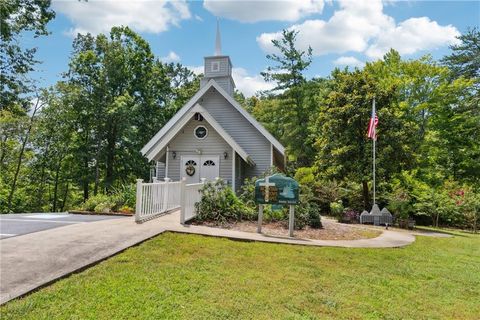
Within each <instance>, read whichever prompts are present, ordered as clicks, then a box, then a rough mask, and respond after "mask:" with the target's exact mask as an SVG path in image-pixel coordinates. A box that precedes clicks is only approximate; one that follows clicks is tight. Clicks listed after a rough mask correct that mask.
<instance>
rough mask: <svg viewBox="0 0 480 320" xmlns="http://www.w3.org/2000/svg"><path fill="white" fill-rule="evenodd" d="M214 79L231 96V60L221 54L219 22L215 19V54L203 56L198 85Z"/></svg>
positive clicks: (232, 88) (233, 89)
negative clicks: (200, 77) (202, 69)
mask: <svg viewBox="0 0 480 320" xmlns="http://www.w3.org/2000/svg"><path fill="white" fill-rule="evenodd" d="M212 79H213V80H215V82H217V84H218V85H219V86H221V87H222V88H223V89H225V91H227V93H228V94H230V95H231V96H233V92H234V91H235V82H233V78H232V62H231V61H230V57H229V56H225V55H222V44H221V40H220V23H219V21H218V19H217V34H216V38H215V55H213V56H210V57H205V65H204V72H203V79H201V80H200V87H203V86H204V85H206V84H207V83H208V81H210V80H212Z"/></svg>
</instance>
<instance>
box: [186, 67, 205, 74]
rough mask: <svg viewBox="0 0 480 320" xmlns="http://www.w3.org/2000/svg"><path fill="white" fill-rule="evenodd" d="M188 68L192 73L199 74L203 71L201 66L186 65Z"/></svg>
mask: <svg viewBox="0 0 480 320" xmlns="http://www.w3.org/2000/svg"><path fill="white" fill-rule="evenodd" d="M186 67H187V68H188V69H190V70H191V71H192V72H193V73H194V74H196V75H197V76H198V75H199V74H202V73H203V71H204V70H203V66H186Z"/></svg>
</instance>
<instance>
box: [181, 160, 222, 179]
mask: <svg viewBox="0 0 480 320" xmlns="http://www.w3.org/2000/svg"><path fill="white" fill-rule="evenodd" d="M219 176H220V157H219V156H182V157H181V158H180V177H182V178H183V177H185V178H186V179H187V181H186V182H187V183H198V182H200V178H205V179H207V181H208V180H214V179H215V178H216V177H219Z"/></svg>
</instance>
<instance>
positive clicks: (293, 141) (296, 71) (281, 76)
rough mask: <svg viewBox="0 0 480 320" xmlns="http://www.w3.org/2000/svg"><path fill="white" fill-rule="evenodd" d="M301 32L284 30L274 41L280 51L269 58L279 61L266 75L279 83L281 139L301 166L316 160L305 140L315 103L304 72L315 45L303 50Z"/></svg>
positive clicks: (310, 60) (264, 74)
mask: <svg viewBox="0 0 480 320" xmlns="http://www.w3.org/2000/svg"><path fill="white" fill-rule="evenodd" d="M297 35H298V31H294V30H290V31H289V30H283V32H282V38H281V39H280V40H272V43H273V45H274V47H275V48H276V50H278V51H279V54H276V53H274V54H269V55H267V59H269V60H271V61H272V62H274V63H275V65H274V66H269V67H267V70H266V71H265V72H262V76H263V77H264V78H265V80H266V81H274V82H276V86H275V88H274V89H273V90H272V91H281V92H282V93H281V94H280V97H281V100H280V101H281V104H280V106H279V110H278V111H279V114H280V115H281V117H279V121H278V122H281V123H282V125H283V127H284V128H283V129H282V130H278V132H279V133H281V136H280V140H281V141H282V142H283V143H284V144H286V146H287V152H289V154H290V155H291V156H292V157H293V158H294V159H295V160H296V161H297V163H298V165H299V166H307V165H309V164H310V163H311V162H312V158H313V157H312V151H313V150H312V149H311V148H309V144H306V143H305V141H306V140H307V139H308V137H309V134H310V133H309V131H308V128H309V121H310V116H311V114H312V113H313V111H312V110H311V109H310V108H309V107H311V106H312V105H310V104H308V103H307V102H306V92H305V84H306V79H305V76H304V75H303V72H304V71H305V70H306V69H307V68H308V67H309V66H310V64H311V62H312V48H310V47H309V48H308V49H307V50H306V51H300V50H298V49H297V48H296V47H295V42H296V37H297Z"/></svg>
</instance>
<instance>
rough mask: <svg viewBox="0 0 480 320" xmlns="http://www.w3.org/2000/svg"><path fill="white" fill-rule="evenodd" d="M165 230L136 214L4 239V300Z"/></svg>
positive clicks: (0, 260)
mask: <svg viewBox="0 0 480 320" xmlns="http://www.w3.org/2000/svg"><path fill="white" fill-rule="evenodd" d="M164 231H165V228H164V227H163V226H162V222H161V220H158V219H155V220H151V221H149V222H147V223H144V224H140V225H139V224H136V223H135V221H134V219H133V217H126V218H122V219H112V220H103V221H97V222H89V223H81V224H71V225H67V226H63V227H60V228H54V229H49V230H44V231H39V232H35V233H29V234H25V235H22V236H17V237H11V238H6V239H2V240H0V304H3V303H5V302H6V301H9V300H11V299H13V298H16V297H18V296H21V295H23V294H25V293H28V292H30V291H32V290H34V289H36V288H38V287H40V286H44V285H46V284H48V283H50V282H52V281H54V280H56V279H58V278H61V277H63V276H65V275H68V274H70V273H72V272H75V271H77V270H81V269H83V268H85V267H88V266H89V265H91V264H94V263H96V262H98V261H101V260H103V259H105V258H108V257H110V256H112V255H114V254H115V253H118V252H120V251H122V250H124V249H126V248H128V247H131V246H133V245H135V244H138V243H140V242H142V241H144V240H146V239H149V238H151V237H153V236H156V235H158V234H160V233H162V232H164Z"/></svg>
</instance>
